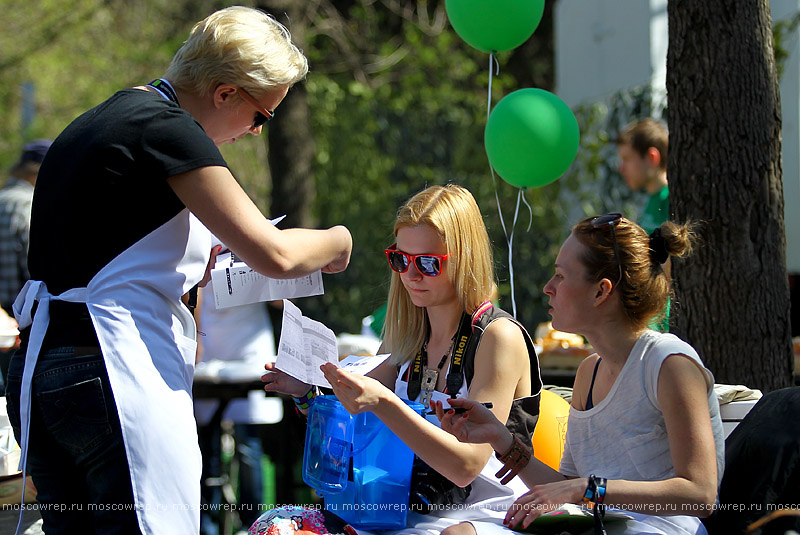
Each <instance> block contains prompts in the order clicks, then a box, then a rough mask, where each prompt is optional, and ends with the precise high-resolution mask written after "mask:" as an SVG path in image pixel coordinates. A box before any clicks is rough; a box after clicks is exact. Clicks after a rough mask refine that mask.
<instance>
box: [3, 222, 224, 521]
mask: <svg viewBox="0 0 800 535" xmlns="http://www.w3.org/2000/svg"><path fill="white" fill-rule="evenodd" d="M100 224H102V223H100ZM211 246H212V236H211V233H210V232H209V231H208V230H207V229H206V228H205V226H203V224H202V223H200V221H199V220H198V219H197V218H196V217H194V216H193V215H192V214H191V213H190V212H189V211H188V210H187V209H184V210H182V211H181V212H180V213H179V214H178V215H176V216H175V217H173V218H172V219H170V220H169V221H168V222H166V223H165V224H163V225H162V226H161V227H159V228H157V229H156V230H154V231H152V232H151V233H150V234H148V235H147V236H145V237H144V238H142V239H141V240H139V241H138V242H136V243H135V244H134V245H132V246H131V247H130V248H128V249H127V250H125V251H124V252H122V253H121V254H120V255H119V256H117V257H116V258H114V260H112V261H111V262H110V263H108V264H107V265H106V266H105V267H103V268H102V269H101V270H100V271H99V272H98V273H97V274H96V275H95V276H94V277H93V278H92V280H91V281H90V282H89V284H88V285H87V286H86V287H85V288H73V289H71V290H68V291H66V292H63V293H61V294H60V295H51V294H50V293H49V292H48V291H47V287H46V285H45V284H44V283H43V282H41V281H29V282H28V283H27V284H26V285H25V287H24V288H23V290H22V292H20V295H19V296H18V297H17V300H16V301H15V303H14V313H15V315H16V317H17V321H18V322H19V324H20V327H21V328H24V327H27V326H29V325H30V326H31V331H30V338H29V342H28V349H27V353H26V356H25V370H24V373H23V377H22V393H21V399H20V420H21V434H22V437H21V441H20V446H21V448H22V458H21V461H20V468H21V469H23V470H24V468H25V463H26V461H27V451H28V437H29V436H30V433H29V428H30V417H29V416H30V407H31V399H30V394H31V380H32V377H33V371H34V368H35V366H36V360H37V358H38V355H39V351H40V348H41V344H42V341H43V339H44V335H45V333H46V331H47V326H48V324H49V320H50V316H49V303H50V301H51V300H61V301H69V302H78V303H86V305H87V307H88V309H89V314H90V315H91V318H92V322H93V324H94V327H95V331H96V332H97V338H98V340H99V341H100V348H101V349H102V353H103V357H104V359H105V363H106V367H107V370H108V378H109V381H110V383H111V388H112V390H113V393H114V399H115V401H116V405H117V410H118V413H119V419H120V424H121V427H122V435H123V438H124V441H125V450H126V454H127V458H128V464H129V467H130V476H131V481H132V483H133V494H134V501H135V506H136V509H137V515H138V519H139V525H140V527H141V529H142V531H143V532H144V533H147V534H151V533H152V534H158V535H161V534H167V533H168V534H170V535H180V534H184V533H185V534H192V535H196V534H197V533H198V532H199V523H200V511H199V507H200V471H201V460H200V451H199V448H198V443H197V430H196V426H195V421H194V417H193V414H192V395H191V392H192V390H191V388H192V376H193V373H194V361H195V351H196V347H197V342H196V340H195V338H196V327H195V322H194V319H193V318H192V315H191V314H190V313H189V311H188V309H187V308H186V307H185V306H184V305H183V304H182V303H181V302H180V297H181V296H182V295H183V294H185V293H186V292H188V291H189V290H190V289H191V288H192V287H193V286H194V285H195V284H197V282H199V281H200V279H201V278H202V277H203V274H204V273H205V269H206V266H207V264H208V259H209V254H210V250H211ZM37 301H38V303H39V305H38V307H37V309H36V312H35V315H34V316H33V317H32V316H31V311H32V307H33V305H34V303H35V302H37Z"/></svg>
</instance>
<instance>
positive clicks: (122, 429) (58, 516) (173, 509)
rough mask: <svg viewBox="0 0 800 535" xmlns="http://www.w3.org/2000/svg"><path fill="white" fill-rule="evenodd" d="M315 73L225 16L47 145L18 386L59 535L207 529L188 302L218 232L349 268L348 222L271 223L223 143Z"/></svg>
mask: <svg viewBox="0 0 800 535" xmlns="http://www.w3.org/2000/svg"><path fill="white" fill-rule="evenodd" d="M307 70H308V62H307V60H306V58H305V56H304V55H303V53H302V52H301V51H300V50H299V49H298V48H297V46H296V45H294V44H293V43H292V41H291V36H290V34H289V31H288V30H287V29H286V28H285V27H284V26H283V25H281V24H280V23H278V22H277V21H276V20H275V19H274V18H273V17H271V16H270V15H268V14H266V13H264V12H262V11H259V10H256V9H252V8H247V7H242V6H232V7H228V8H225V9H221V10H218V11H216V12H214V13H212V14H211V15H209V16H208V17H206V18H205V19H204V20H202V21H200V22H198V23H197V24H195V25H194V27H193V28H192V30H191V32H190V34H189V37H188V39H187V40H186V41H185V42H184V43H183V45H182V46H181V47H180V49H179V50H178V52H177V53H176V55H175V56H174V57H173V60H172V62H171V63H170V65H169V67H168V69H167V72H166V74H165V75H164V77H163V78H158V79H156V80H153V81H152V82H150V83H149V84H146V85H141V86H137V87H133V88H127V89H122V90H120V91H118V92H117V93H115V94H114V95H112V96H111V97H110V98H109V99H108V100H106V101H105V102H102V103H101V104H99V105H98V106H96V107H95V108H93V109H91V110H89V111H87V112H86V113H84V114H82V115H81V116H79V117H78V118H76V119H75V120H74V121H73V122H72V123H70V124H69V125H68V126H67V127H66V129H65V130H64V131H63V132H62V133H61V134H60V135H59V136H58V137H57V138H56V139H55V140H54V141H53V144H52V145H51V146H50V149H49V151H48V154H47V157H46V158H45V160H44V162H43V163H42V168H41V169H40V172H39V179H38V181H37V183H36V192H35V194H34V199H33V207H32V213H31V235H30V251H29V255H28V266H29V268H30V273H31V280H29V281H28V282H27V283H26V285H25V287H24V288H23V289H22V291H21V292H20V295H19V297H17V300H16V301H15V303H14V313H15V315H16V317H17V321H18V322H19V325H20V328H21V329H22V331H21V339H22V344H21V347H20V349H19V351H18V352H17V353H16V354H15V355H14V356H13V357H12V359H11V363H10V366H9V374H8V385H7V390H6V397H7V400H8V411H9V419H10V420H11V423H12V426H13V428H14V433H15V435H16V437H17V442H18V443H19V444H20V448H21V456H22V463H21V464H22V466H23V467H24V469H25V470H27V471H28V472H30V474H31V476H32V477H33V482H34V484H35V485H36V488H37V490H38V494H37V500H38V501H39V502H40V504H41V505H42V507H41V508H40V512H41V515H42V518H43V520H44V526H43V530H44V531H45V532H46V533H48V535H53V534H74V533H80V534H84V535H91V534H96V533H103V534H111V533H118V534H122V533H125V534H138V533H147V534H151V533H157V534H170V535H182V534H186V535H197V533H198V532H199V529H200V526H199V523H200V477H201V458H200V449H199V446H198V439H197V428H196V423H195V420H194V416H193V414H192V410H193V409H192V379H193V374H194V365H195V357H196V349H197V342H196V338H197V326H196V323H195V321H194V318H193V317H192V314H191V312H190V310H189V306H191V302H189V304H188V306H187V305H185V304H184V303H183V302H182V300H181V298H182V296H183V295H185V294H187V293H190V290H192V288H194V287H196V286H198V285H199V286H202V285H204V284H205V283H206V282H207V280H208V278H209V268H210V267H211V266H213V265H214V257H215V256H216V254H218V253H219V251H220V250H221V246H215V245H214V244H215V241H214V238H215V237H216V238H217V239H218V241H219V242H221V243H224V244H225V245H226V246H227V247H229V248H230V249H231V251H233V252H234V253H236V255H237V256H238V257H239V258H241V259H242V261H244V262H246V263H247V265H248V266H250V267H251V268H253V269H254V270H256V271H257V272H259V273H262V274H264V275H267V276H269V277H273V278H293V277H300V276H303V275H305V274H308V273H311V272H313V271H316V270H319V269H321V270H322V271H323V272H325V273H336V272H339V271H342V270H344V269H345V268H346V267H347V265H348V263H349V260H350V253H351V250H352V237H351V235H350V232H349V231H348V230H347V229H346V228H345V227H343V226H335V227H332V228H329V229H324V230H312V229H286V230H281V229H277V228H275V226H274V225H272V224H271V223H270V221H269V220H268V219H267V218H266V217H264V215H263V214H262V213H261V212H260V211H259V209H258V207H257V206H256V205H255V204H253V202H252V201H251V200H250V198H249V197H248V196H247V194H246V193H245V192H244V191H243V190H242V188H241V187H240V186H239V184H238V183H237V181H236V179H235V178H234V176H233V175H232V174H231V172H230V170H229V169H228V167H227V164H226V162H225V160H224V159H223V157H222V155H221V153H220V151H219V149H218V147H219V146H220V145H222V144H224V143H234V142H235V141H237V140H239V139H241V138H243V137H245V136H246V135H248V134H251V135H259V134H261V131H262V126H263V124H264V123H265V122H266V121H267V120H268V119H269V118H270V117H272V116H273V115H274V114H275V113H276V111H275V110H276V108H277V107H278V105H279V104H280V103H281V101H282V100H283V98H284V97H285V96H286V93H287V92H288V91H289V89H290V88H291V87H292V85H294V84H295V83H297V82H299V81H300V80H302V79H303V78H304V77H305V75H306V73H307ZM212 233H213V234H212ZM34 308H35V313H34Z"/></svg>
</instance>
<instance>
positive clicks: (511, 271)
mask: <svg viewBox="0 0 800 535" xmlns="http://www.w3.org/2000/svg"><path fill="white" fill-rule="evenodd" d="M524 198H525V196H524V195H523V194H522V188H519V193H517V206H516V208H515V209H514V221H513V222H512V223H511V237H510V238H508V277H509V280H510V281H511V315H512V316H514V318H516V317H517V299H516V297H515V296H514V262H513V254H512V252H513V242H514V227H515V226H516V225H517V216H519V202H520V199H524ZM525 204H526V205H527V204H528V203H527V201H526V202H525ZM529 208H530V206H529Z"/></svg>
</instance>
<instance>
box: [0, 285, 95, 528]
mask: <svg viewBox="0 0 800 535" xmlns="http://www.w3.org/2000/svg"><path fill="white" fill-rule="evenodd" d="M52 299H55V300H57V301H70V302H73V303H85V302H86V288H73V289H71V290H67V291H66V292H64V293H62V294H60V295H58V296H53V295H51V294H50V292H48V291H47V285H46V284H45V283H44V282H42V281H33V280H29V281H27V282H26V283H25V286H23V287H22V290H21V291H20V292H19V295H17V298H16V299H15V300H14V305H13V307H12V308H13V310H14V317H15V318H16V319H17V323H18V324H19V328H20V329H25V328H27V327H29V326H30V327H31V332H30V335H29V337H28V348H27V350H26V352H25V367H24V368H23V371H22V384H21V385H20V399H19V419H20V433H21V435H22V436H21V437H20V444H19V447H20V458H19V467H18V468H17V469H18V470H21V471H22V497H21V498H20V515H19V522H18V523H17V533H19V532H20V529H21V527H22V513H23V512H24V510H25V508H24V504H25V478H26V476H27V470H26V468H27V463H28V442H29V438H30V427H31V419H30V412H31V389H32V383H33V372H34V370H35V369H36V361H37V360H38V358H39V352H40V351H41V349H42V343H43V342H44V335H45V334H46V333H47V326H48V325H49V324H50V301H51V300H52ZM36 301H38V302H39V306H38V307H37V308H36V312H35V313H34V314H33V317H31V311H32V310H33V305H34V303H35V302H36Z"/></svg>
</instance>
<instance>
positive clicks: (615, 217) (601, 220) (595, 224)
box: [592, 212, 622, 292]
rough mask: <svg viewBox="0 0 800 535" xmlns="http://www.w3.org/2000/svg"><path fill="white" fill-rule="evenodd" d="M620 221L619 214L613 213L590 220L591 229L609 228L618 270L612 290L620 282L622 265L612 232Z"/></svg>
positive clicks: (614, 234)
mask: <svg viewBox="0 0 800 535" xmlns="http://www.w3.org/2000/svg"><path fill="white" fill-rule="evenodd" d="M621 220H622V214H620V213H619V212H614V213H611V214H606V215H601V216H597V217H595V218H594V219H592V228H593V229H602V228H605V227H606V226H608V227H611V239H612V242H613V244H614V257H615V258H616V259H617V267H618V268H619V278H618V279H617V284H616V285H614V288H616V287H617V285H618V284H619V283H621V282H622V263H621V262H620V259H619V246H618V245H617V234H616V232H614V227H615V226H617V223H619V222H620V221H621ZM614 288H611V291H612V292H613V291H614Z"/></svg>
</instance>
